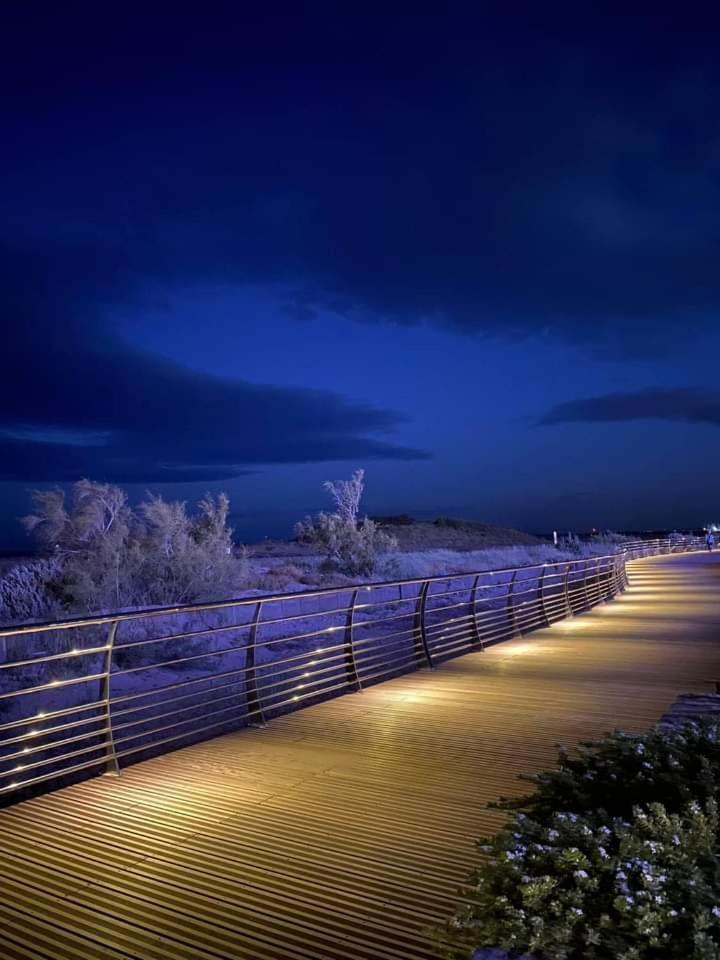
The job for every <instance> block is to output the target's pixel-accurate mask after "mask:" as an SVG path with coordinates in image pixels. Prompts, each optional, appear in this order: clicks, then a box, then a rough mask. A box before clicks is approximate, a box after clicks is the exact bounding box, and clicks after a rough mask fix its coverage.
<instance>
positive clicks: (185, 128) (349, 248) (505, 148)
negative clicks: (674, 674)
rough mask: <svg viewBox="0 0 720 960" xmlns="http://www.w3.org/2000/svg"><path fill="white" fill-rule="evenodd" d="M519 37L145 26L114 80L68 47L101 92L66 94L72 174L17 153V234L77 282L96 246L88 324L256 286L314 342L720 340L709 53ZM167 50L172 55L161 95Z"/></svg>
mask: <svg viewBox="0 0 720 960" xmlns="http://www.w3.org/2000/svg"><path fill="white" fill-rule="evenodd" d="M548 18H549V19H548ZM230 19H231V21H232V18H230ZM521 20H522V22H520V23H519V22H518V18H516V17H514V16H513V17H512V18H507V19H505V18H503V17H501V16H495V15H486V16H481V15H477V14H476V15H469V17H468V18H467V20H465V19H464V18H462V17H459V18H455V17H453V18H444V17H443V18H439V17H436V18H432V17H430V18H426V17H422V16H418V18H417V19H414V21H413V23H412V24H409V23H408V21H407V18H405V17H402V18H398V19H397V20H395V19H394V18H392V17H390V16H388V17H387V18H384V21H383V31H382V37H381V36H380V35H379V33H378V31H377V30H376V29H370V27H371V24H370V23H369V22H368V23H365V24H363V23H362V22H360V23H358V22H357V21H356V18H341V20H340V22H338V20H337V19H335V18H323V21H322V22H319V21H318V22H315V21H313V20H312V19H310V18H305V17H296V18H282V17H279V18H271V20H269V21H268V22H267V23H266V24H265V25H263V24H260V23H258V22H257V21H253V20H250V21H245V20H242V19H240V20H238V21H237V22H236V23H233V22H230V23H228V24H226V25H225V26H224V27H223V30H222V31H220V30H219V28H218V29H216V30H215V31H214V32H212V33H211V34H205V33H203V34H200V35H197V36H196V34H195V32H194V30H193V31H192V32H191V33H188V35H187V36H184V34H183V36H182V37H181V36H180V34H181V33H182V31H183V30H185V29H186V28H188V29H189V25H188V24H184V25H183V24H182V23H179V24H177V25H175V26H174V27H170V26H169V25H168V24H167V23H166V21H165V20H163V21H162V23H159V22H155V21H154V20H153V18H152V17H149V22H148V23H147V24H144V31H143V36H142V37H138V36H137V35H136V34H135V35H133V36H126V35H124V34H119V35H118V37H116V38H114V39H113V41H112V43H113V44H114V45H115V46H117V49H116V50H114V52H113V56H114V57H115V59H114V60H113V59H112V58H111V57H103V60H102V62H98V59H97V58H95V59H92V58H93V56H94V55H93V53H92V49H93V48H92V45H90V47H87V45H85V46H82V45H81V44H80V43H79V40H77V39H76V40H74V41H73V39H72V38H68V40H69V42H70V43H71V51H70V52H68V51H67V50H66V49H65V47H62V46H61V49H63V51H64V52H63V62H66V61H67V60H68V59H71V60H73V62H76V61H77V64H78V70H79V71H80V72H79V75H78V76H80V74H81V73H82V70H81V68H82V67H83V65H84V66H85V68H86V69H87V70H88V71H89V73H88V76H93V77H95V78H96V80H97V83H98V85H99V86H98V91H97V93H96V94H94V95H93V94H85V95H84V96H83V94H82V85H81V84H80V80H79V79H78V78H75V79H74V81H73V78H67V77H66V71H59V79H58V83H59V84H60V89H59V90H58V98H59V100H60V102H61V104H62V113H61V118H62V122H63V126H62V137H61V139H62V144H63V151H62V153H61V154H60V156H58V157H57V158H55V161H56V162H55V165H54V168H53V169H54V170H55V173H54V174H52V175H51V174H47V175H46V180H45V182H43V181H42V180H40V181H38V178H37V177H34V176H33V173H34V169H33V166H32V164H31V163H29V159H28V158H29V155H30V148H31V147H32V146H33V143H32V134H29V133H27V132H24V133H23V135H22V136H20V135H18V137H17V138H16V139H15V140H13V139H12V138H10V137H8V144H9V146H8V147H7V151H8V156H7V159H6V163H8V164H9V166H10V171H9V173H10V176H9V177H8V179H7V181H6V182H7V183H8V187H9V191H10V193H9V206H8V209H9V210H10V212H11V215H12V214H13V213H14V214H15V216H16V217H17V218H19V219H20V220H22V221H23V222H24V223H25V225H26V226H27V224H28V223H29V222H31V223H32V229H34V230H36V231H38V230H44V231H45V234H46V236H52V237H54V238H55V239H54V240H53V244H54V246H53V251H54V254H57V255H59V260H58V264H62V262H63V260H64V258H65V257H67V256H68V253H67V252H63V250H62V246H63V243H64V242H66V241H67V238H68V236H69V234H70V233H72V234H73V235H74V237H75V239H77V238H82V239H83V243H84V244H85V246H86V247H87V249H86V251H85V256H87V257H88V258H89V259H91V261H92V269H89V270H87V271H85V272H83V273H82V274H81V275H80V276H77V275H76V281H74V282H73V286H72V287H71V288H70V289H66V292H67V293H72V294H73V295H74V296H75V297H76V298H77V303H78V304H79V305H82V302H83V299H84V298H85V297H86V296H87V295H88V293H89V294H90V295H95V294H96V293H98V292H99V291H100V290H102V291H103V295H104V296H105V297H106V298H109V299H112V298H120V299H123V298H124V299H125V300H126V301H132V300H133V299H134V298H139V297H141V296H142V294H143V290H144V288H145V287H146V286H147V285H156V286H161V287H162V286H166V287H172V286H173V285H176V284H178V283H182V284H184V285H188V284H193V283H197V284H202V283H207V282H215V281H222V282H228V283H238V284H242V283H247V282H252V283H264V284H284V285H285V286H288V287H291V288H293V289H294V293H292V294H290V295H289V296H288V305H289V307H288V308H289V310H290V311H291V312H292V313H293V315H294V316H296V317H305V318H306V317H308V316H312V314H313V312H314V311H316V310H320V309H323V310H331V311H335V312H337V313H340V314H343V315H347V316H352V317H355V318H357V319H359V320H368V321H369V320H373V321H375V322H394V323H402V324H417V323H421V322H428V323H432V324H435V325H437V326H440V327H443V328H445V329H451V330H456V331H461V332H465V333H470V334H473V333H485V334H491V335H506V336H512V337H522V336H530V335H532V336H550V337H557V338H561V339H562V340H564V341H571V342H573V343H578V344H586V345H590V346H592V347H593V348H596V347H597V346H607V347H611V348H614V349H615V350H616V351H617V350H621V351H624V352H626V353H632V355H637V354H639V353H651V352H654V351H658V350H663V349H664V348H666V347H667V345H668V344H669V343H672V342H673V340H674V339H676V338H677V336H678V335H682V336H694V335H698V334H701V333H703V332H705V331H709V330H712V329H713V324H714V322H715V321H714V317H715V313H716V311H717V309H718V307H719V306H720V271H718V270H717V268H716V265H717V263H718V260H719V259H720V233H719V232H718V230H717V209H718V206H719V205H720V178H718V176H717V164H718V156H720V115H718V112H717V110H716V109H715V103H716V102H717V99H718V96H719V95H720V65H718V61H717V58H716V55H715V50H714V49H713V47H712V44H711V43H710V42H709V38H708V37H705V36H703V33H702V32H701V31H699V30H697V29H696V30H689V31H688V30H685V29H684V27H683V26H682V25H681V24H678V23H676V22H675V21H669V20H668V18H666V17H664V16H662V15H652V16H648V17H641V16H630V15H627V16H624V18H623V31H622V37H621V36H619V34H618V31H617V28H616V24H615V23H613V19H612V18H607V17H601V18H600V19H599V21H598V22H595V21H593V18H592V16H591V15H589V14H587V13H586V12H583V14H582V16H579V15H578V16H577V17H576V16H574V15H573V14H572V13H571V12H570V11H565V12H564V13H563V16H562V17H561V18H560V19H559V21H558V22H555V20H554V18H553V17H552V16H550V15H548V17H546V16H545V15H542V16H540V15H539V14H535V13H533V11H532V10H531V9H529V10H527V11H526V12H525V15H524V16H523V18H521ZM168 29H170V30H171V32H172V35H171V36H168V35H167V31H168ZM155 31H157V34H158V36H159V37H165V43H166V44H167V45H168V49H169V50H170V51H172V50H175V51H176V55H173V54H172V52H171V53H169V54H168V55H167V56H166V57H165V58H164V59H163V60H162V67H160V66H157V67H156V69H155V70H153V62H154V60H155V58H154V56H150V52H152V53H153V54H154V50H153V44H154V43H157V37H156V36H155ZM173 31H174V32H173ZM32 32H33V36H34V35H35V33H36V30H35V25H34V24H33V28H32ZM190 36H192V43H191V44H189V45H188V43H187V41H188V40H189V37H190ZM181 40H182V41H183V42H181ZM108 42H110V41H108ZM368 43H371V44H372V52H373V55H372V56H369V55H368V46H367V44H368ZM73 44H75V45H77V46H78V47H80V49H75V46H73ZM138 44H139V45H140V47H141V48H142V50H141V54H140V55H138V56H136V57H135V58H134V59H132V61H130V60H129V59H128V61H127V62H132V69H131V70H128V71H127V72H124V73H121V68H122V65H123V64H124V63H125V62H126V61H125V60H124V59H123V58H124V57H128V58H129V57H130V55H131V51H133V50H135V48H136V47H137V45H138ZM163 49H164V46H163ZM135 52H137V51H135ZM188 57H190V60H189V61H188ZM88 58H90V61H91V62H89V63H88V62H87V60H88ZM52 62H53V51H52V49H49V50H45V49H44V50H43V64H42V65H41V69H42V70H44V71H47V73H48V74H49V75H53V73H52ZM113 63H114V64H115V71H116V74H115V75H114V74H113V73H112V70H113V67H112V65H113ZM53 76H54V75H53ZM120 76H122V83H119V80H118V78H119V77H120ZM190 78H192V82H191V79H190ZM36 82H37V81H36ZM78 84H80V86H78ZM102 95H104V96H106V97H107V98H108V107H107V109H104V110H103V111H102V112H101V113H98V112H97V99H96V98H97V97H100V96H102ZM63 96H64V98H65V99H64V101H63V99H62V98H63ZM103 103H104V101H103ZM89 115H91V116H92V120H93V122H92V124H89V123H88V116H89ZM52 119H54V122H55V123H57V118H55V117H53V118H52ZM18 124H19V125H20V126H21V127H22V130H23V131H26V128H27V118H26V116H25V114H22V115H20V114H18ZM28 140H30V143H28ZM16 142H17V143H18V144H19V146H15V143H16ZM36 154H37V150H35V152H34V153H33V156H34V155H36ZM18 198H21V204H20V205H19V206H18V203H17V199H18ZM59 224H62V229H61V230H60V229H59ZM61 234H63V235H64V237H65V241H62V240H60V239H59V237H60V235H61ZM57 272H58V274H59V273H60V271H57ZM57 280H58V282H59V283H64V281H63V279H62V277H61V276H57Z"/></svg>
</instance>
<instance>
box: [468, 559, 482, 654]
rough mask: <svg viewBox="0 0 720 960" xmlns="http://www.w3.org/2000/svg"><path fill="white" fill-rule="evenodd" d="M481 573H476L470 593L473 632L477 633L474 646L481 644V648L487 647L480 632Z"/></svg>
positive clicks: (473, 642)
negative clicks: (478, 601) (478, 598)
mask: <svg viewBox="0 0 720 960" xmlns="http://www.w3.org/2000/svg"><path fill="white" fill-rule="evenodd" d="M480 576H481V575H480V574H479V573H478V574H476V576H475V580H474V582H473V586H472V592H471V594H470V606H471V609H472V624H473V633H474V634H475V639H474V640H473V641H472V644H473V646H479V647H480V649H481V650H484V649H485V641H484V640H483V638H482V636H481V634H480V622H479V620H478V614H477V593H478V584H479V583H480Z"/></svg>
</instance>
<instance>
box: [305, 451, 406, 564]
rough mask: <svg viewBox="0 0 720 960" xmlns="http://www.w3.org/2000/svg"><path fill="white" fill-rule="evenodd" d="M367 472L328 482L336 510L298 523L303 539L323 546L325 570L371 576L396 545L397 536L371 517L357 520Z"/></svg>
mask: <svg viewBox="0 0 720 960" xmlns="http://www.w3.org/2000/svg"><path fill="white" fill-rule="evenodd" d="M364 476H365V474H364V471H363V470H356V471H355V473H353V475H352V477H351V478H350V480H339V481H337V482H327V483H325V488H326V490H328V492H329V493H330V495H331V496H332V498H333V500H334V501H335V507H336V509H335V512H334V513H324V512H322V513H319V514H318V515H317V517H315V518H314V519H313V518H311V517H306V518H305V520H303V521H301V522H300V523H298V524H296V526H295V536H296V538H297V539H298V540H299V541H300V542H302V543H313V544H316V545H317V546H319V547H320V548H321V549H322V550H323V552H324V554H325V559H324V561H323V563H322V565H321V568H320V569H321V571H322V572H323V573H344V574H346V575H347V576H359V577H369V576H370V575H371V574H372V573H373V572H374V571H375V569H376V566H377V562H378V559H379V557H380V555H381V554H383V553H386V552H387V551H388V550H392V549H393V548H394V547H396V546H397V543H396V541H395V538H394V537H392V536H390V535H389V534H387V533H385V531H384V530H382V529H381V528H380V527H379V526H378V524H376V523H374V522H373V521H372V520H370V519H368V518H367V517H366V518H365V519H364V520H362V521H358V513H359V510H360V499H361V497H362V493H363V487H364Z"/></svg>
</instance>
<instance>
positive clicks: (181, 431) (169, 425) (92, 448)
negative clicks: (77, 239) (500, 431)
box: [0, 243, 427, 482]
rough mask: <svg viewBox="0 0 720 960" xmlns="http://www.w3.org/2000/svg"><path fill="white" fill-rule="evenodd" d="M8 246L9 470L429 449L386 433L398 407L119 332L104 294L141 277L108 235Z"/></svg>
mask: <svg viewBox="0 0 720 960" xmlns="http://www.w3.org/2000/svg"><path fill="white" fill-rule="evenodd" d="M4 252H5V254H6V255H5V256H4V257H1V258H0V263H1V264H2V268H1V269H0V289H2V291H3V294H4V312H5V315H6V317H7V320H8V321H9V322H8V323H7V326H6V334H5V341H4V343H3V365H2V377H1V378H0V479H3V480H21V481H45V480H57V481H60V480H74V479H77V478H79V477H81V476H91V477H93V478H94V479H95V478H96V479H107V480H114V481H122V482H141V481H143V482H150V481H152V482H183V481H198V480H203V481H209V480H219V479H228V478H230V477H234V476H239V475H242V474H243V473H246V472H248V468H249V467H254V466H256V465H258V464H270V463H298V462H310V461H326V460H353V461H355V462H362V461H365V460H368V459H378V458H387V459H401V460H410V459H418V458H424V457H426V456H427V454H425V453H424V452H423V451H419V450H414V449H411V448H407V447H404V446H402V445H400V444H397V443H394V442H392V441H391V440H387V439H378V436H377V435H378V434H380V435H381V436H383V435H387V434H392V433H393V432H394V431H396V430H397V428H398V427H399V425H400V424H401V422H402V418H401V417H400V416H398V415H397V414H395V413H393V412H391V411H388V410H383V409H378V408H376V407H372V406H369V405H365V404H361V403H356V402H354V401H352V400H348V399H345V398H343V397H341V396H338V395H336V394H333V393H329V392H325V391H320V390H309V389H299V388H289V387H282V386H272V385H262V384H254V383H249V382H247V381H243V380H231V379H226V378H221V377H216V376H212V375H210V374H206V373H199V372H196V371H193V370H190V369H186V368H184V367H182V366H180V365H178V364H176V363H173V362H170V361H168V360H165V359H162V358H160V357H156V356H153V355H151V354H148V353H144V352H142V351H140V350H137V349H136V348H134V347H133V346H131V345H130V344H128V343H125V342H123V341H122V340H120V339H118V338H117V337H115V336H114V335H113V333H112V331H111V330H110V329H109V328H108V327H107V326H106V325H105V324H104V323H103V321H102V308H103V303H107V302H108V301H109V300H112V298H113V297H114V296H119V297H120V298H125V297H126V296H127V294H128V290H131V289H132V287H131V284H130V281H131V277H130V275H129V274H126V273H124V268H121V267H120V266H119V265H118V262H117V261H116V260H113V259H112V258H110V257H107V256H106V255H105V254H104V253H103V251H102V247H101V246H99V247H92V246H86V245H83V244H79V245H77V244H71V243H66V244H65V245H63V246H62V247H59V248H54V247H51V246H46V247H40V248H36V247H33V246H32V245H28V244H25V245H19V244H17V245H15V246H9V247H7V248H6V250H5V251H4ZM119 278H122V282H118V279H119Z"/></svg>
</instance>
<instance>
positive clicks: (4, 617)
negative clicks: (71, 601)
mask: <svg viewBox="0 0 720 960" xmlns="http://www.w3.org/2000/svg"><path fill="white" fill-rule="evenodd" d="M59 574H60V562H59V561H58V560H57V559H51V560H38V561H36V562H34V563H22V564H18V566H16V567H13V568H12V569H11V570H10V571H8V573H6V574H5V576H4V577H2V579H0V623H1V624H3V625H4V626H8V625H10V624H11V623H27V622H28V621H31V620H51V619H53V618H55V617H57V616H59V615H60V614H61V612H62V606H61V604H60V603H59V601H58V599H57V597H56V596H55V595H54V590H53V584H54V582H55V581H56V580H57V578H58V576H59Z"/></svg>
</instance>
